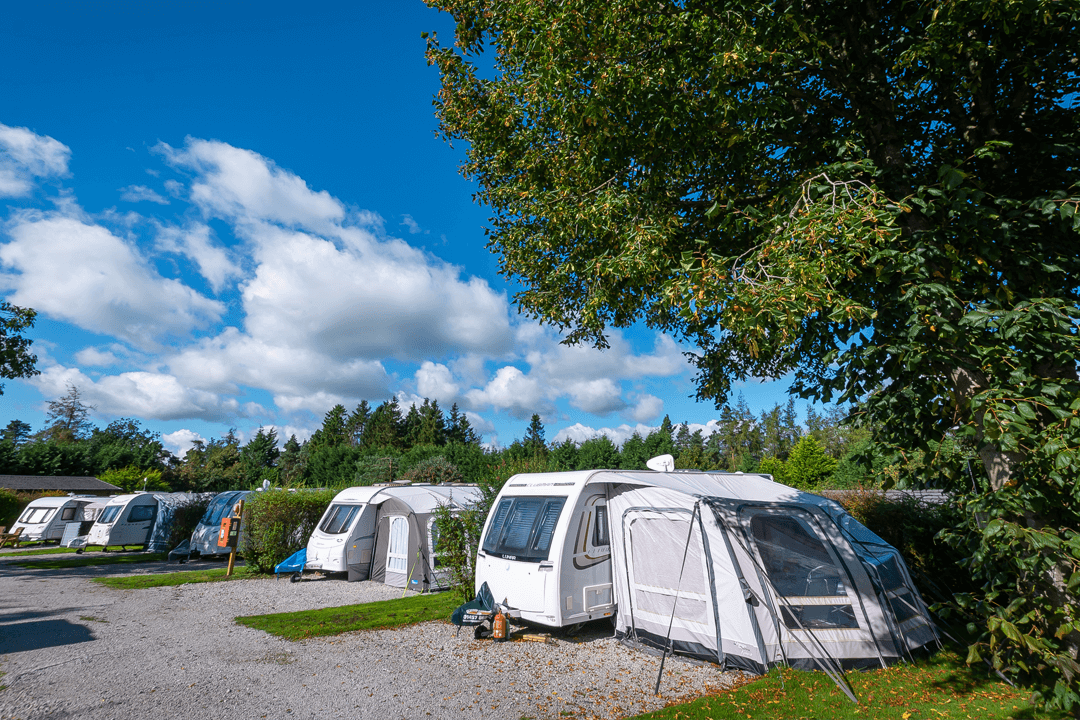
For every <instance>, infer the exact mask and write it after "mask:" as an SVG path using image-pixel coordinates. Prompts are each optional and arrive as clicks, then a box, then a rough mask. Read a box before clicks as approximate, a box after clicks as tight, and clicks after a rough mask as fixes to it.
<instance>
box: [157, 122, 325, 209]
mask: <svg viewBox="0 0 1080 720" xmlns="http://www.w3.org/2000/svg"><path fill="white" fill-rule="evenodd" d="M155 149H156V150H157V151H159V152H160V153H161V154H162V155H164V157H165V159H166V161H168V162H169V163H170V164H171V165H174V166H176V167H180V168H186V169H188V170H193V171H195V172H196V173H197V179H196V180H195V182H194V183H193V184H192V186H191V200H192V201H193V202H195V203H196V204H197V205H199V206H200V207H202V208H203V210H204V211H206V212H208V213H210V214H213V215H217V216H219V217H224V218H230V219H233V220H241V221H254V220H265V221H269V222H276V223H282V224H283V225H287V226H304V227H307V228H312V229H327V228H328V226H329V224H331V223H339V222H341V221H342V220H344V219H345V207H344V205H342V204H341V203H340V202H339V201H338V200H337V199H336V198H333V197H331V195H330V193H328V192H326V191H325V190H323V191H320V192H315V191H313V190H311V189H310V188H309V187H308V186H307V183H305V182H304V181H303V180H302V179H301V178H299V177H298V176H296V175H294V174H293V173H291V172H289V171H288V170H283V169H281V168H279V167H278V166H277V165H276V164H275V163H274V162H273V161H272V160H269V159H268V158H265V157H263V156H262V155H259V154H258V153H256V152H252V151H251V150H244V149H241V148H237V147H233V146H232V145H228V144H226V143H223V142H218V141H214V140H199V139H196V138H190V137H189V138H187V140H186V141H185V146H184V148H183V149H176V148H172V147H170V146H169V145H167V144H165V143H159V144H158V145H157V147H156V148H155Z"/></svg>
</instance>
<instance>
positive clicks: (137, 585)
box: [93, 567, 269, 590]
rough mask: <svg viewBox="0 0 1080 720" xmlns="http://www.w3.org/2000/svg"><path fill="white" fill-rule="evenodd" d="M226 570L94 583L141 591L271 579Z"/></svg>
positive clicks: (175, 573)
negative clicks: (174, 586) (153, 588)
mask: <svg viewBox="0 0 1080 720" xmlns="http://www.w3.org/2000/svg"><path fill="white" fill-rule="evenodd" d="M225 571H226V568H223V567H220V568H213V569H207V570H185V571H183V572H173V573H155V574H153V575H132V576H129V577H103V578H94V579H93V582H96V583H100V584H102V585H108V586H109V587H113V588H119V589H120V590H141V589H143V588H152V587H168V586H171V585H187V584H189V583H208V582H223V581H226V580H250V579H251V578H256V577H269V576H267V575H259V574H258V573H256V572H254V571H249V570H248V569H247V568H246V567H238V568H235V569H234V570H233V574H232V577H225Z"/></svg>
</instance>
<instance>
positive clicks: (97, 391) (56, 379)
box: [29, 365, 266, 422]
mask: <svg viewBox="0 0 1080 720" xmlns="http://www.w3.org/2000/svg"><path fill="white" fill-rule="evenodd" d="M29 382H30V383H31V384H33V385H35V386H36V387H37V388H38V390H39V391H40V392H41V394H42V395H44V396H45V397H47V398H55V397H60V396H61V395H63V394H64V393H65V392H66V391H67V386H68V385H69V384H71V385H75V386H76V387H78V388H79V391H80V393H81V394H82V396H83V398H84V402H85V403H86V404H87V405H91V406H93V408H94V409H95V410H96V411H97V412H98V413H100V414H102V415H106V416H108V415H114V416H134V417H139V418H152V419H155V420H190V419H200V420H206V421H208V422H227V421H231V420H233V419H235V418H243V417H258V416H261V415H264V414H265V413H266V409H265V408H263V407H261V406H260V405H258V404H256V403H243V404H241V403H240V401H239V400H237V399H236V398H234V397H228V396H221V395H219V394H217V393H212V392H206V391H202V390H196V389H192V388H190V387H186V386H185V385H184V384H183V383H181V382H180V381H179V380H178V379H177V378H176V377H174V376H172V375H168V374H164V373H155V372H142V371H136V372H125V373H120V374H118V375H107V376H105V377H102V378H100V379H99V380H96V381H95V380H93V379H92V378H90V377H89V376H87V375H85V374H83V372H82V371H81V370H79V369H77V368H69V367H64V366H62V365H52V366H49V367H46V368H44V369H43V370H42V372H41V374H40V375H37V376H35V377H34V378H32V379H31V380H30V381H29Z"/></svg>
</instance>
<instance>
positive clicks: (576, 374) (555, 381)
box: [417, 324, 689, 422]
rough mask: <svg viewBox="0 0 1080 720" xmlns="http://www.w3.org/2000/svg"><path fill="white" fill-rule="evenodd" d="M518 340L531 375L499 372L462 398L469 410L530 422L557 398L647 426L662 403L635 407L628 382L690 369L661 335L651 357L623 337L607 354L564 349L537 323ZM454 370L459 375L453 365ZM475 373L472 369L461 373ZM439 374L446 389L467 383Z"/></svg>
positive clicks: (647, 400) (421, 376)
mask: <svg viewBox="0 0 1080 720" xmlns="http://www.w3.org/2000/svg"><path fill="white" fill-rule="evenodd" d="M515 338H516V340H517V342H518V345H519V346H520V347H522V348H523V350H524V353H523V355H524V361H525V362H524V364H527V365H528V370H527V372H526V371H523V370H521V369H520V368H518V367H517V366H516V365H505V366H503V367H501V368H499V369H498V370H497V371H496V373H495V377H494V378H492V379H490V380H489V381H487V382H486V383H485V384H484V386H483V387H482V388H474V389H472V390H466V391H464V392H462V393H461V397H462V398H463V399H464V400H465V402H466V403H467V405H468V407H470V408H472V409H481V408H485V407H492V408H494V409H497V410H504V409H505V410H509V411H510V412H511V413H512V414H513V415H514V416H515V417H528V416H530V415H531V414H532V413H533V412H539V413H541V414H549V413H550V412H551V410H552V408H553V406H554V403H555V402H556V401H557V400H558V399H560V398H568V400H569V402H570V405H571V406H573V407H575V408H578V409H579V410H583V411H585V412H588V413H592V414H595V415H608V414H611V413H615V412H621V413H624V414H625V415H626V416H627V417H629V418H631V419H633V420H636V421H638V422H644V421H647V420H651V419H653V418H655V416H656V415H658V414H659V413H660V412H662V410H663V401H661V400H660V399H659V398H656V397H654V396H652V395H648V394H645V395H641V396H639V397H638V398H637V401H636V403H635V404H634V405H631V403H630V402H629V401H628V400H627V399H626V398H625V397H624V392H625V391H624V388H623V383H624V381H627V380H640V379H643V378H647V377H649V378H651V377H670V376H672V375H678V374H681V373H685V372H687V371H688V369H689V366H688V364H687V363H686V360H685V358H684V357H683V355H682V353H681V352H680V351H679V349H678V347H677V346H676V345H675V343H674V341H672V340H671V339H670V338H669V337H667V336H665V335H661V334H657V336H656V340H655V341H654V343H653V349H652V351H651V352H647V353H637V352H635V351H634V349H633V348H632V347H631V345H630V343H628V342H627V341H626V339H625V338H624V336H623V335H622V334H621V333H619V332H613V333H611V336H610V344H611V346H610V348H608V349H607V350H597V349H596V348H592V347H582V346H567V345H563V344H561V343H559V341H558V340H559V338H558V337H557V336H555V335H554V334H553V333H552V332H550V331H549V330H547V329H545V328H541V327H539V326H538V325H535V324H523V325H519V326H518V327H517V328H516V331H515ZM449 367H451V368H452V369H453V370H455V371H457V370H458V366H457V365H455V364H453V363H451V364H450V365H449ZM475 369H476V368H475V367H473V366H469V365H466V366H464V367H463V368H462V370H467V371H475ZM439 372H440V373H441V374H440V380H441V386H442V387H445V388H449V387H452V386H453V385H454V384H455V383H458V384H461V383H462V382H463V379H462V377H461V375H462V374H463V373H457V372H455V373H454V374H453V375H450V376H447V373H444V372H442V371H441V370H440V371H439ZM429 375H430V372H424V373H418V374H417V382H418V388H419V383H420V381H421V380H424V381H425V382H430V377H429ZM473 384H477V383H475V381H474V382H473ZM433 386H434V385H433V384H429V385H428V387H433ZM444 402H445V400H444ZM530 404H531V409H530Z"/></svg>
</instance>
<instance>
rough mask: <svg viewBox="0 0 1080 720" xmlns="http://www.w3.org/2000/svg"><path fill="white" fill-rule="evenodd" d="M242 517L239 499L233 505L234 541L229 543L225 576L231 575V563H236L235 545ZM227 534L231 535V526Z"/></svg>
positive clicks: (242, 510) (241, 502)
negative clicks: (227, 566) (227, 565)
mask: <svg viewBox="0 0 1080 720" xmlns="http://www.w3.org/2000/svg"><path fill="white" fill-rule="evenodd" d="M243 517H244V500H243V498H241V499H240V502H238V503H236V505H234V506H233V522H235V523H236V542H231V543H229V568H228V569H227V570H226V571H225V577H232V571H233V565H235V564H236V546H237V545H239V544H240V522H241V520H242V519H243ZM229 535H232V528H231V527H230V528H229Z"/></svg>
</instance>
